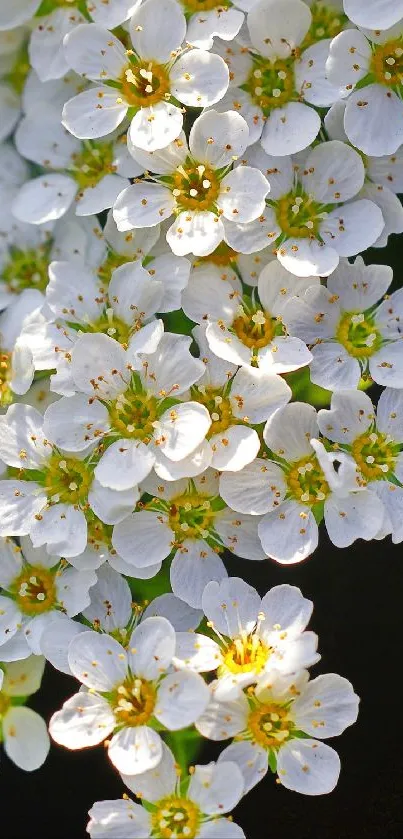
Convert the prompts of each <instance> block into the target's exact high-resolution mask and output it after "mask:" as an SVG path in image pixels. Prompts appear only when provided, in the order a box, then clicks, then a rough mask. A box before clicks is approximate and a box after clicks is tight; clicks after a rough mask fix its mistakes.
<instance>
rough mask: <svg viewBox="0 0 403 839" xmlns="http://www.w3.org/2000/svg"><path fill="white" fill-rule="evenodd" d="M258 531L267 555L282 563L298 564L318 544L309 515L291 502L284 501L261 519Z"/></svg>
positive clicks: (313, 520) (316, 529)
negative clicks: (276, 509)
mask: <svg viewBox="0 0 403 839" xmlns="http://www.w3.org/2000/svg"><path fill="white" fill-rule="evenodd" d="M258 531H259V536H260V540H261V543H262V546H263V549H264V550H265V551H266V554H267V556H269V557H271V558H272V559H276V560H277V562H281V563H284V564H287V563H294V562H301V561H302V560H303V559H306V558H307V557H308V556H309V555H310V554H312V553H313V552H314V551H315V550H316V548H317V545H318V525H317V524H316V521H315V518H314V515H313V513H312V512H311V510H310V509H309V508H308V507H304V506H303V505H302V504H297V503H296V502H295V501H286V502H284V503H283V504H282V505H281V507H280V508H279V510H278V511H273V512H272V513H267V514H266V515H265V516H263V518H262V520H261V521H260V522H259V525H258Z"/></svg>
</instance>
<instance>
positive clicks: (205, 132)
mask: <svg viewBox="0 0 403 839" xmlns="http://www.w3.org/2000/svg"><path fill="white" fill-rule="evenodd" d="M248 134H249V131H248V126H247V124H246V122H245V120H244V119H243V117H241V116H240V115H239V114H237V113H235V112H234V111H228V112H227V113H225V114H218V113H217V112H216V111H214V110H211V111H206V112H205V113H203V114H202V115H201V116H200V117H198V118H197V119H196V120H195V122H194V124H193V127H192V129H191V132H190V137H189V148H188V145H187V142H186V138H185V135H184V134H182V135H181V136H180V137H179V138H178V139H177V140H175V141H174V142H173V143H171V144H170V145H169V146H167V148H165V149H163V150H162V151H161V152H149V153H146V152H143V151H141V149H139V148H135V147H134V146H131V145H130V143H129V150H130V151H131V153H132V154H133V156H134V158H135V159H136V160H137V161H138V162H139V163H140V164H141V165H142V166H144V168H145V169H147V170H149V171H151V172H154V173H155V177H154V178H153V180H151V181H150V180H144V181H142V182H139V183H136V184H133V185H132V186H130V187H128V188H127V189H125V190H124V191H123V192H122V193H121V195H120V196H119V198H118V199H117V201H116V203H115V205H114V208H113V215H114V218H115V221H116V224H117V226H118V229H119V230H121V231H125V230H131V229H132V228H137V227H140V228H142V227H147V226H151V227H152V226H154V225H156V224H159V223H160V222H161V221H163V220H164V219H168V218H169V217H170V216H171V215H172V214H174V215H175V216H176V220H175V222H174V223H173V224H172V225H171V227H170V228H169V230H168V232H167V237H166V238H167V242H168V244H169V245H170V247H171V249H172V250H173V252H174V253H175V254H176V255H177V256H185V255H186V254H188V253H193V254H195V255H196V256H207V255H209V254H211V253H213V251H215V250H216V248H217V247H218V245H219V244H220V243H221V242H222V241H223V240H224V239H226V238H227V228H228V229H229V230H230V229H231V228H232V227H233V226H234V221H238V222H240V223H243V224H244V225H245V226H246V228H247V227H248V223H249V222H251V221H253V220H254V219H256V218H258V217H259V215H260V214H261V213H262V212H263V210H264V207H265V197H266V195H267V193H268V191H269V184H268V182H267V180H266V178H265V177H264V176H263V175H262V173H261V172H260V171H259V170H258V169H253V168H252V167H245V168H243V169H241V168H237V169H233V163H234V161H235V160H236V159H237V158H238V157H239V155H240V154H242V153H243V152H244V150H245V148H246V146H247V143H248ZM223 219H224V221H223ZM245 238H246V240H247V233H246V234H245ZM238 250H240V251H242V248H241V247H240V248H238ZM246 250H248V248H246ZM250 250H254V248H253V246H252V247H251V248H250Z"/></svg>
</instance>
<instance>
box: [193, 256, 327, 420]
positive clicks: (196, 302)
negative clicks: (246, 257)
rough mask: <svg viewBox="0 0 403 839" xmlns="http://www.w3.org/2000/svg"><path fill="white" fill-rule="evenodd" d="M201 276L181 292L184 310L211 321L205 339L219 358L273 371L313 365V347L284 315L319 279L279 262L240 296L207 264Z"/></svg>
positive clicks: (267, 266)
mask: <svg viewBox="0 0 403 839" xmlns="http://www.w3.org/2000/svg"><path fill="white" fill-rule="evenodd" d="M202 280H203V281H202V282H200V277H199V275H198V273H197V272H196V271H195V272H193V274H192V275H191V279H190V282H189V284H188V287H187V289H186V290H185V292H184V294H183V308H184V311H185V312H186V314H187V315H188V316H189V317H191V318H192V319H193V320H195V321H198V322H199V323H200V322H204V321H206V320H207V328H206V339H207V342H208V344H209V347H210V349H211V351H212V352H213V353H214V354H215V355H216V356H218V358H222V359H224V360H225V361H228V362H230V363H232V364H236V365H241V366H243V367H247V368H251V367H253V368H256V367H257V368H258V369H259V370H260V371H262V373H265V374H271V375H273V374H276V373H288V372H290V371H291V370H298V369H299V368H300V367H304V366H305V365H306V364H309V363H310V361H311V354H310V352H309V350H307V348H306V346H305V344H304V343H303V342H302V341H301V340H300V339H299V338H295V337H293V335H292V334H291V335H289V334H288V329H287V326H288V324H287V321H286V319H285V318H283V314H284V311H285V303H286V301H287V300H288V299H289V298H290V297H292V296H294V294H300V293H302V292H303V291H304V290H305V289H306V288H307V285H308V286H309V285H311V283H314V282H316V279H315V277H310V278H309V281H306V280H301V279H300V278H297V277H293V276H292V275H291V274H289V273H288V272H287V271H285V269H284V268H282V266H281V265H279V264H278V262H277V260H275V261H273V262H269V264H268V265H266V267H265V268H264V269H263V271H262V272H261V274H260V276H259V279H258V285H257V288H253V289H252V292H251V293H250V294H249V293H245V294H242V292H239V290H238V288H237V286H234V285H233V284H232V283H231V282H223V281H222V280H221V279H220V278H219V275H218V272H212V271H209V269H208V268H205V269H204V270H203V277H202ZM246 413H247V412H246ZM260 421H261V420H260Z"/></svg>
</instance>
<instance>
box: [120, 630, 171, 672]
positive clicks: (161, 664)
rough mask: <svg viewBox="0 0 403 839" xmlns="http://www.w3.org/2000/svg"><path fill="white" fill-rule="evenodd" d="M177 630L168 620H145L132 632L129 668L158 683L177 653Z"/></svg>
mask: <svg viewBox="0 0 403 839" xmlns="http://www.w3.org/2000/svg"><path fill="white" fill-rule="evenodd" d="M175 643H176V640H175V630H174V628H173V626H172V624H170V623H169V621H168V620H167V619H166V618H163V617H159V616H158V617H155V618H146V619H145V620H144V619H143V620H142V621H141V623H140V624H139V626H137V627H136V629H135V630H134V632H132V635H131V638H130V641H129V648H128V661H129V667H130V669H131V671H132V672H133V673H135V674H136V676H139V677H140V678H141V679H147V681H156V680H157V679H159V678H160V676H161V675H162V674H163V673H165V671H166V670H168V668H169V665H170V664H171V661H172V658H173V655H174V652H175Z"/></svg>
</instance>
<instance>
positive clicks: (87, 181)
mask: <svg viewBox="0 0 403 839" xmlns="http://www.w3.org/2000/svg"><path fill="white" fill-rule="evenodd" d="M113 157H114V151H113V144H112V143H100V142H95V141H93V140H92V141H90V140H87V141H86V142H85V145H84V144H83V146H82V149H81V151H79V152H76V153H75V154H72V156H71V158H72V164H71V165H70V172H71V174H72V175H73V177H74V178H75V180H76V181H77V184H78V186H79V187H80V189H88V188H90V187H95V186H96V185H97V183H99V181H100V180H102V178H104V177H105V175H111V174H114V173H115V172H116V166H115V165H114V163H113Z"/></svg>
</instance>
